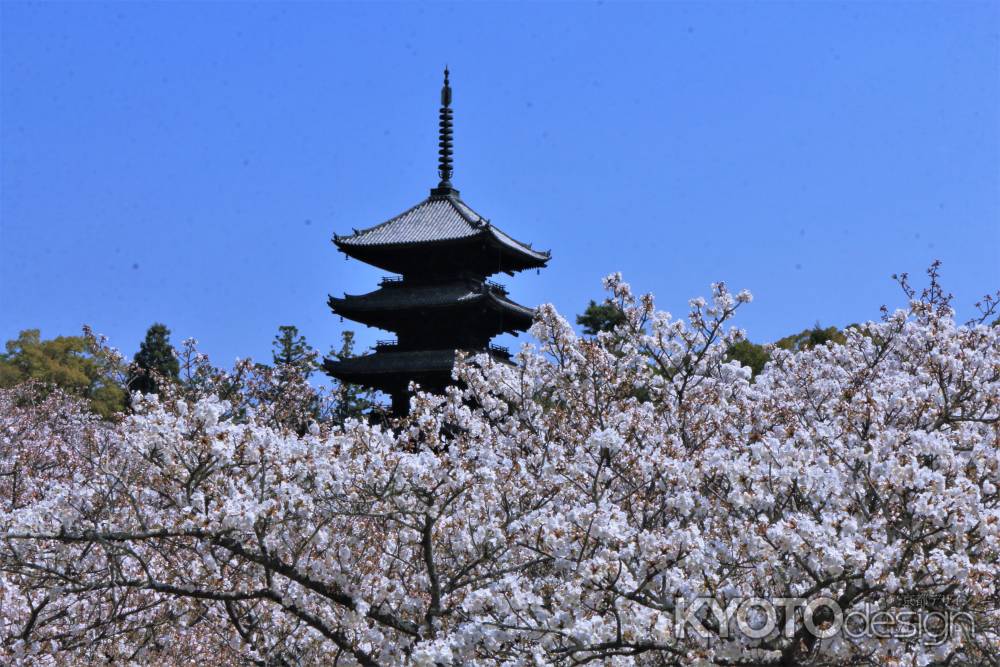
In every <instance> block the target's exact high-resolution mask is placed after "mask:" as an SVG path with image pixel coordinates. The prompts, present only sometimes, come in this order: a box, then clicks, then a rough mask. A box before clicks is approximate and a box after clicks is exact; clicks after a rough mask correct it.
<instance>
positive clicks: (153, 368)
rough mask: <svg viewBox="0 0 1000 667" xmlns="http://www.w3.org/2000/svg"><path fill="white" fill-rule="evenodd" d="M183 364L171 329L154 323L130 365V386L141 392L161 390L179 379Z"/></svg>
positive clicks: (151, 392)
mask: <svg viewBox="0 0 1000 667" xmlns="http://www.w3.org/2000/svg"><path fill="white" fill-rule="evenodd" d="M179 372H180V365H179V363H178V361H177V351H176V350H174V346H173V345H171V344H170V329H168V328H167V327H166V326H165V325H163V324H159V323H156V324H153V325H152V326H151V327H149V329H148V330H147V331H146V338H145V339H144V340H143V341H142V343H140V345H139V351H138V352H136V353H135V358H134V359H133V361H132V366H131V367H130V368H129V375H128V388H129V390H130V391H137V392H139V393H141V394H159V393H161V392H162V391H163V390H164V388H165V387H166V386H167V385H168V384H170V383H173V382H176V381H177V377H178V373H179Z"/></svg>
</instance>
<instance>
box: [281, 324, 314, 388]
mask: <svg viewBox="0 0 1000 667" xmlns="http://www.w3.org/2000/svg"><path fill="white" fill-rule="evenodd" d="M271 358H272V359H273V361H274V366H275V367H276V368H282V367H285V368H289V369H293V368H294V369H296V370H297V371H298V372H300V373H301V374H302V375H303V376H304V377H306V378H308V377H309V376H310V375H312V373H313V371H314V370H316V350H314V349H313V348H312V346H311V345H309V343H308V342H307V341H306V337H305V336H303V335H301V334H300V333H299V329H298V327H295V326H291V325H284V326H280V327H278V335H276V336H275V337H274V342H273V344H272V352H271Z"/></svg>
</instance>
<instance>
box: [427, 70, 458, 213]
mask: <svg viewBox="0 0 1000 667" xmlns="http://www.w3.org/2000/svg"><path fill="white" fill-rule="evenodd" d="M439 117H440V123H439V128H440V129H439V135H438V148H439V150H438V176H440V177H441V182H440V183H438V186H437V187H436V188H434V189H433V190H431V193H432V194H435V195H450V194H458V191H457V190H455V189H454V188H453V187H452V185H451V174H452V162H451V156H452V148H451V117H452V110H451V85H450V84H449V83H448V67H447V66H445V68H444V85H443V86H442V87H441V114H440V116H439Z"/></svg>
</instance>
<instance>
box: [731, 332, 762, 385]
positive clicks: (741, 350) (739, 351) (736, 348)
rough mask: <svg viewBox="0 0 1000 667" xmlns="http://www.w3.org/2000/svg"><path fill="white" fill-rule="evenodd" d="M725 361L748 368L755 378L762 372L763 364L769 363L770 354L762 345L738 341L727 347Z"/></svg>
mask: <svg viewBox="0 0 1000 667" xmlns="http://www.w3.org/2000/svg"><path fill="white" fill-rule="evenodd" d="M726 359H727V360H729V361H738V362H739V363H740V364H741V365H743V366H747V367H749V368H750V372H751V374H752V376H753V377H757V376H758V375H759V374H760V372H761V371H762V370H764V364H766V363H767V362H768V361H770V359H771V353H770V352H769V351H768V348H767V347H766V346H764V345H758V344H757V343H751V342H750V341H748V340H738V341H736V342H735V343H733V344H732V345H731V346H730V347H729V352H728V354H727V355H726Z"/></svg>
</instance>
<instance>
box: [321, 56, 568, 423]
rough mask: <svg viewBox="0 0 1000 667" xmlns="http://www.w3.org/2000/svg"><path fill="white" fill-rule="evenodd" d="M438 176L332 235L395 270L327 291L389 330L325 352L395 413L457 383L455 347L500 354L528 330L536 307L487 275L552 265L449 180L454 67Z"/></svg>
mask: <svg viewBox="0 0 1000 667" xmlns="http://www.w3.org/2000/svg"><path fill="white" fill-rule="evenodd" d="M439 132H440V137H439V139H440V140H439V143H438V146H439V148H440V150H439V151H438V176H439V177H440V182H439V183H438V185H437V187H436V188H433V189H431V191H430V196H429V197H427V199H424V200H423V201H422V202H420V203H419V204H417V205H416V206H413V207H412V208H410V209H408V210H406V211H404V212H403V213H400V214H399V215H397V216H395V217H394V218H391V219H389V220H387V221H386V222H383V223H382V224H380V225H376V226H374V227H370V228H368V229H363V230H360V231H358V230H355V231H354V233H353V234H352V235H350V236H337V235H334V237H333V242H334V244H335V245H336V246H337V248H338V249H339V250H340V251H341V252H343V253H344V254H346V255H347V256H349V257H353V258H355V259H358V260H361V261H362V262H365V263H366V264H371V265H372V266H377V267H379V268H381V269H384V270H386V271H388V272H390V273H393V274H396V275H394V276H391V277H386V278H383V279H382V281H381V283H380V284H379V288H378V289H377V290H375V291H374V292H369V293H367V294H360V295H349V294H345V295H344V296H343V297H342V298H335V297H333V296H331V297H330V300H329V304H330V308H331V309H332V310H333V312H334V313H335V314H337V315H340V316H341V317H346V318H347V319H350V320H354V321H356V322H361V323H362V324H366V325H368V326H372V327H378V328H380V329H385V330H386V331H390V332H393V333H394V334H396V339H395V340H387V341H379V342H378V344H377V345H376V346H375V350H374V352H373V353H371V354H366V355H364V356H358V357H350V358H343V359H337V358H327V359H325V360H324V362H323V366H324V369H325V370H326V372H327V373H328V374H329V375H331V376H332V377H334V378H336V379H338V380H340V381H342V382H348V383H353V384H360V385H364V386H367V387H370V388H372V389H377V390H379V391H382V392H385V393H387V394H389V395H391V396H392V411H393V413H394V414H396V415H399V416H401V415H405V414H406V413H407V412H408V411H409V398H410V392H409V389H408V387H409V384H410V382H416V383H417V384H419V385H420V388H421V389H422V390H424V391H431V392H437V393H440V392H442V391H443V390H444V388H445V387H446V386H447V385H449V384H452V383H453V381H452V377H451V373H452V368H453V367H454V364H455V353H456V351H464V352H469V353H479V352H486V353H488V354H490V355H491V356H492V357H493V358H495V359H498V360H500V361H509V360H510V353H509V352H508V351H507V350H506V349H504V348H501V347H498V346H496V345H492V344H490V340H491V339H492V338H493V337H494V336H497V335H499V334H501V333H513V334H515V335H517V333H518V332H520V331H526V330H527V329H528V327H530V326H531V322H532V319H533V317H534V309H532V308H527V307H525V306H522V305H520V304H518V303H515V302H514V301H512V300H511V299H509V298H508V296H507V290H506V289H505V288H504V287H503V286H502V285H499V284H497V283H495V282H493V281H491V280H488V278H489V277H490V276H492V275H494V274H497V273H501V272H502V273H506V274H508V275H514V273H515V272H517V271H523V270H524V269H537V268H541V267H543V266H545V265H546V263H547V262H548V261H549V257H550V253H548V252H541V251H538V250H534V249H532V247H531V245H530V244H526V243H521V242H519V241H516V240H514V239H513V238H511V237H510V236H508V235H507V234H505V233H503V232H502V231H501V230H499V229H498V228H496V227H495V226H493V224H491V223H490V221H489V220H488V219H486V218H484V217H483V216H481V215H479V214H478V213H476V212H475V211H474V210H472V208H471V207H470V206H469V205H468V204H466V203H465V202H464V201H462V199H461V198H460V197H459V192H458V190H456V189H455V188H454V187H453V186H452V183H451V176H452V109H451V86H450V84H449V81H448V70H447V68H446V69H445V71H444V86H443V87H442V89H441V111H440V124H439Z"/></svg>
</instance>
